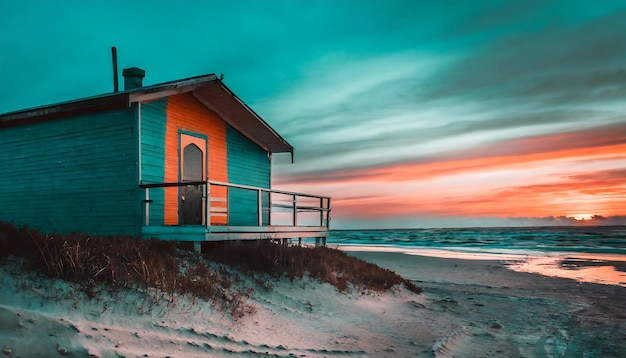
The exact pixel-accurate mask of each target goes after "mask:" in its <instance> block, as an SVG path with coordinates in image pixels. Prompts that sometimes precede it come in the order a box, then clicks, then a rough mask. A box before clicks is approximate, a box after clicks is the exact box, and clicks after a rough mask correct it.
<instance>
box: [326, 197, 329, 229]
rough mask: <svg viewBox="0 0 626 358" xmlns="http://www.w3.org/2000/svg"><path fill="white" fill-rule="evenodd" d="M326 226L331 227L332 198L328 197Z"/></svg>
mask: <svg viewBox="0 0 626 358" xmlns="http://www.w3.org/2000/svg"><path fill="white" fill-rule="evenodd" d="M326 200H327V201H326V205H328V206H327V207H326V209H327V210H326V228H327V229H330V198H326Z"/></svg>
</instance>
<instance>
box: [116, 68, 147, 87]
mask: <svg viewBox="0 0 626 358" xmlns="http://www.w3.org/2000/svg"><path fill="white" fill-rule="evenodd" d="M122 76H124V91H128V90H132V89H135V88H140V87H142V86H143V84H142V83H143V78H144V77H145V76H146V71H144V70H142V69H141V68H137V67H131V68H125V69H124V71H122Z"/></svg>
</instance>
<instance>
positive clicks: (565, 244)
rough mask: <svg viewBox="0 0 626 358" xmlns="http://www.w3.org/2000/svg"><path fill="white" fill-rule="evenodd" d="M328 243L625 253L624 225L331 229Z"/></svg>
mask: <svg viewBox="0 0 626 358" xmlns="http://www.w3.org/2000/svg"><path fill="white" fill-rule="evenodd" d="M327 244H328V245H331V246H332V245H359V246H378V247H393V248H400V249H419V248H423V249H426V248H428V249H441V250H451V251H459V252H476V251H478V252H489V253H498V252H503V253H511V252H516V251H519V252H520V253H522V252H585V253H606V254H621V255H626V226H594V227H589V226H586V227H579V226H559V227H515V228H458V229H394V230H387V229H385V230H332V231H331V232H330V236H329V238H328V239H327Z"/></svg>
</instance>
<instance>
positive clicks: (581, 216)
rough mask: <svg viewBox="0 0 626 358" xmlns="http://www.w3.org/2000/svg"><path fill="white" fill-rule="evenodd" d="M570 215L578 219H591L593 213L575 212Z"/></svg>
mask: <svg viewBox="0 0 626 358" xmlns="http://www.w3.org/2000/svg"><path fill="white" fill-rule="evenodd" d="M572 217H573V218H574V219H576V220H578V221H580V220H591V218H593V214H575V215H572Z"/></svg>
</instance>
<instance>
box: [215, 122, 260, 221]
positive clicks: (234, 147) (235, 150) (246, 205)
mask: <svg viewBox="0 0 626 358" xmlns="http://www.w3.org/2000/svg"><path fill="white" fill-rule="evenodd" d="M226 140H227V153H228V181H229V182H231V183H234V184H242V185H251V186H257V187H261V188H270V160H269V158H268V155H267V152H266V151H265V150H263V149H262V148H260V147H259V146H258V145H256V144H255V143H253V142H252V141H250V140H249V139H248V138H246V137H245V136H244V135H242V134H241V133H239V132H238V131H237V130H235V129H234V128H232V127H231V126H227V128H226ZM268 199H269V197H268V194H267V193H264V195H263V203H264V205H263V209H264V214H263V222H264V224H266V223H267V221H268V208H269V200H268ZM228 214H229V217H228V224H229V225H234V226H237V225H241V226H256V225H257V224H258V213H257V193H256V192H255V191H249V190H243V189H234V188H231V189H230V193H229V199H228Z"/></svg>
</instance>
